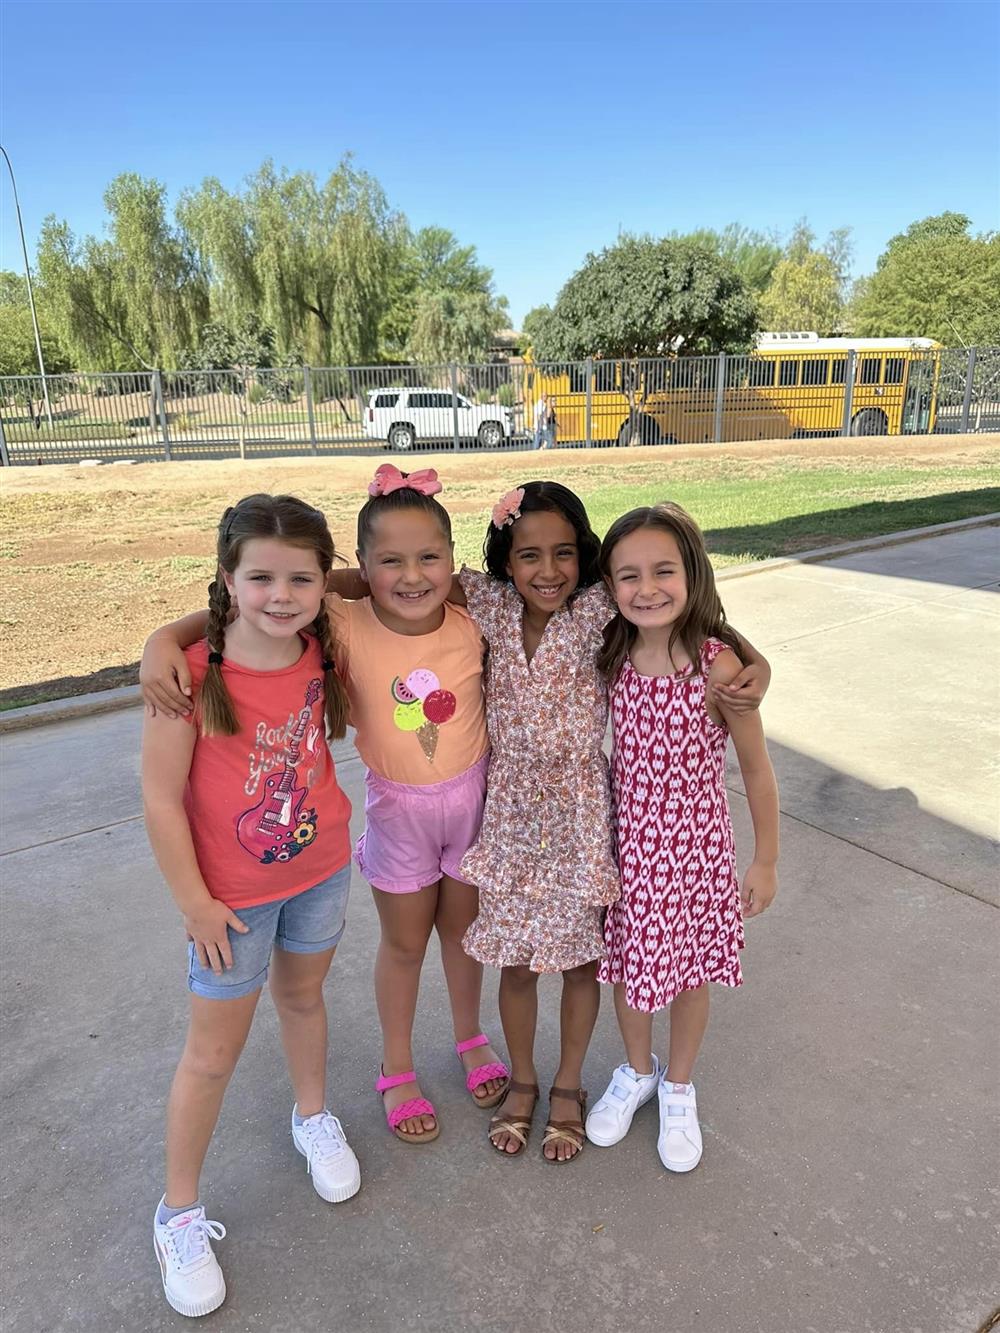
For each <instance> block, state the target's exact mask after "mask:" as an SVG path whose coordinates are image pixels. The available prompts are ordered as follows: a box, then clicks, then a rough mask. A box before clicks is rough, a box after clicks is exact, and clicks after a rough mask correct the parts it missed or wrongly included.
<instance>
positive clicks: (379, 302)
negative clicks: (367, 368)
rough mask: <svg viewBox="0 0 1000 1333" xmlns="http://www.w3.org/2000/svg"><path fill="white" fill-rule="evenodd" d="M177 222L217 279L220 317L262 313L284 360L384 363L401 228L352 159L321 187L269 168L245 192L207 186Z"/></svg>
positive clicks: (186, 203)
mask: <svg viewBox="0 0 1000 1333" xmlns="http://www.w3.org/2000/svg"><path fill="white" fill-rule="evenodd" d="M177 215H178V219H179V220H180V222H181V224H182V226H183V227H184V228H185V230H186V231H187V232H188V234H189V235H190V237H191V239H192V241H193V243H194V245H195V247H196V250H197V253H198V257H199V260H200V262H201V263H202V264H204V266H205V268H206V270H207V271H208V273H209V277H210V280H211V299H212V307H213V316H214V317H215V318H217V319H220V320H222V321H232V320H236V319H239V318H241V317H245V316H247V315H250V314H257V315H259V316H260V317H261V319H263V320H264V321H265V323H267V324H268V325H270V326H271V327H272V328H273V329H274V331H275V334H276V336H277V340H278V346H279V350H280V351H281V352H282V353H288V352H297V353H301V354H302V356H303V357H304V358H305V359H306V361H308V362H311V363H312V364H314V365H357V364H359V363H364V362H368V361H374V360H375V359H376V358H377V355H378V330H379V322H380V320H381V317H382V314H383V312H384V310H385V307H386V305H387V302H388V290H389V267H390V265H389V260H390V255H391V250H392V243H393V238H394V230H395V228H396V226H397V219H396V218H395V217H394V215H393V214H392V213H391V212H390V210H389V207H388V204H387V203H386V199H385V195H384V194H383V192H382V189H381V187H380V186H379V184H378V182H377V181H376V180H374V179H373V178H372V177H371V176H368V175H367V174H366V173H364V172H362V171H358V170H356V169H355V168H354V166H353V165H352V164H351V159H350V157H345V158H344V159H343V160H342V161H341V163H340V165H339V166H338V167H337V169H336V170H335V171H334V172H333V173H332V174H331V175H330V177H329V178H328V180H327V181H326V182H325V184H323V185H318V184H317V181H316V178H315V176H313V175H312V174H311V173H309V172H297V173H295V174H294V175H290V174H289V173H288V172H287V171H285V170H282V171H280V172H279V171H277V170H276V169H275V167H274V165H273V163H271V162H265V163H264V165H263V166H262V167H261V168H260V170H259V171H258V172H257V173H256V175H254V176H251V177H249V178H248V179H247V181H246V183H245V188H244V189H243V190H242V192H237V193H229V192H228V191H227V190H225V189H224V188H223V186H222V185H221V184H220V183H219V181H217V180H214V179H209V180H206V181H204V182H203V184H202V185H201V186H200V187H199V189H197V190H195V191H189V192H187V193H185V194H184V195H183V196H182V198H181V202H180V204H179V206H178V211H177Z"/></svg>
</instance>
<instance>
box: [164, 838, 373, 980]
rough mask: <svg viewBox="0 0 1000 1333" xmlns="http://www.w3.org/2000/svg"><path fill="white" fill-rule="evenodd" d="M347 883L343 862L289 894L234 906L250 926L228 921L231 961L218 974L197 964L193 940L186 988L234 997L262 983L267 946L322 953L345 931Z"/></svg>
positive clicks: (268, 953) (348, 875)
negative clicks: (244, 930)
mask: <svg viewBox="0 0 1000 1333" xmlns="http://www.w3.org/2000/svg"><path fill="white" fill-rule="evenodd" d="M350 888H351V867H350V864H349V863H348V864H347V865H346V866H344V867H343V868H342V869H341V870H338V871H337V873H336V874H335V875H331V876H330V877H329V878H328V879H324V880H320V882H319V883H318V884H314V885H313V887H312V888H311V889H304V890H303V891H302V892H301V893H295V894H293V895H292V896H291V898H277V899H275V901H274V902H271V903H260V904H258V906H256V907H237V908H234V909H233V910H234V912H235V913H236V915H237V916H238V917H239V919H240V920H241V921H242V922H243V924H244V925H245V926H249V927H250V929H249V930H248V931H247V933H246V934H245V935H241V934H240V933H239V931H236V930H233V928H232V927H231V926H230V927H228V930H229V947H230V948H231V949H232V951H233V965H232V967H227V968H224V969H223V972H222V975H221V976H217V975H216V974H215V973H214V972H213V971H212V969H211V968H210V967H202V965H201V964H200V963H199V962H198V957H197V954H196V953H195V948H194V945H193V944H189V945H188V988H189V989H190V990H192V991H194V993H195V995H201V996H203V997H204V998H205V999H206V1000H236V999H239V998H240V997H241V996H243V995H250V994H252V993H253V991H256V990H260V989H261V987H262V986H263V985H264V982H265V981H266V980H267V968H268V964H269V963H270V961H271V949H272V948H276V949H284V950H285V952H286V953H322V952H323V950H324V949H332V948H333V947H334V946H335V945H336V944H338V943H339V941H340V937H341V935H343V933H344V924H345V922H346V920H347V895H348V893H349V892H350Z"/></svg>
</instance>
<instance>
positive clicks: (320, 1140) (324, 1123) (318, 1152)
mask: <svg viewBox="0 0 1000 1333" xmlns="http://www.w3.org/2000/svg"><path fill="white" fill-rule="evenodd" d="M299 1130H300V1132H301V1131H302V1130H305V1134H306V1171H307V1172H309V1173H310V1174H311V1172H312V1168H313V1162H314V1161H316V1162H319V1163H320V1165H322V1164H323V1163H324V1162H329V1161H330V1160H331V1159H332V1158H334V1157H339V1156H340V1154H341V1153H342V1152H343V1151H344V1149H345V1148H346V1147H347V1136H346V1135H345V1134H344V1129H343V1126H342V1125H341V1123H340V1121H339V1120H338V1119H337V1117H336V1116H335V1115H331V1114H330V1112H329V1111H323V1112H322V1113H321V1115H319V1116H310V1118H309V1119H308V1120H305V1121H303V1123H302V1124H301V1125H300V1126H299Z"/></svg>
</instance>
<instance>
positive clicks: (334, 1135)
mask: <svg viewBox="0 0 1000 1333" xmlns="http://www.w3.org/2000/svg"><path fill="white" fill-rule="evenodd" d="M297 1114H298V1106H295V1107H294V1108H293V1109H292V1139H293V1140H294V1142H295V1146H296V1148H298V1150H299V1152H300V1153H301V1154H302V1156H303V1157H304V1158H305V1159H306V1171H307V1172H308V1173H309V1175H310V1176H311V1177H312V1183H313V1189H314V1190H315V1191H316V1193H317V1194H318V1195H319V1197H320V1198H321V1199H325V1200H326V1202H327V1203H343V1202H344V1200H345V1199H350V1198H352V1197H353V1196H354V1195H355V1194H357V1192H358V1190H359V1189H360V1188H361V1167H360V1166H359V1165H358V1159H357V1158H356V1157H355V1156H354V1152H353V1150H352V1148H351V1145H350V1144H349V1143H348V1142H347V1135H346V1134H345V1133H344V1128H343V1126H342V1125H341V1123H340V1121H339V1120H338V1119H337V1117H336V1116H335V1115H331V1114H330V1112H329V1111H318V1112H317V1113H316V1115H311V1116H309V1117H308V1118H307V1119H305V1120H303V1121H302V1124H301V1125H297V1124H296V1123H295V1117H296V1115H297Z"/></svg>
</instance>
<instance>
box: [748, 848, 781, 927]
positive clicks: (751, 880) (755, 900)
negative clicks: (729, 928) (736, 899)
mask: <svg viewBox="0 0 1000 1333" xmlns="http://www.w3.org/2000/svg"><path fill="white" fill-rule="evenodd" d="M777 892H778V871H777V868H776V867H775V866H773V865H765V864H764V863H763V862H762V861H754V862H753V864H752V865H751V866H750V869H749V870H748V871H747V873H746V875H745V876H744V878H743V893H742V895H741V897H742V901H743V916H744V917H751V916H760V914H761V912H764V911H766V910H767V908H769V907H770V906H771V903H772V902H773V901H774V895H775V894H776V893H777Z"/></svg>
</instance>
